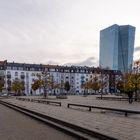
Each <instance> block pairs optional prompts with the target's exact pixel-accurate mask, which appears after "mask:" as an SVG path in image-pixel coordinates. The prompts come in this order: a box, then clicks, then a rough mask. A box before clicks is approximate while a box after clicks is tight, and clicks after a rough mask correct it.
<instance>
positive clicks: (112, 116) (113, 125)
mask: <svg viewBox="0 0 140 140" xmlns="http://www.w3.org/2000/svg"><path fill="white" fill-rule="evenodd" d="M95 97H96V96H87V97H83V96H69V97H68V99H62V100H60V99H58V101H61V102H62V107H59V106H53V105H45V104H40V103H33V102H27V101H19V100H16V99H14V98H13V99H5V101H8V102H12V103H15V104H17V105H21V106H24V107H26V108H29V109H32V110H35V111H38V112H40V113H44V114H47V115H50V116H52V117H55V118H58V119H62V120H64V121H67V122H70V123H73V124H77V125H79V126H82V127H85V128H88V129H91V130H94V131H97V132H100V133H103V134H106V135H109V136H112V137H115V138H118V139H119V140H140V115H135V114H130V115H128V117H125V116H124V114H121V113H115V112H111V111H103V110H96V109H93V111H92V112H89V111H87V109H85V110H83V109H78V110H77V109H68V108H67V103H79V104H88V105H97V106H105V107H114V108H123V109H133V110H140V102H134V103H133V104H129V103H128V102H127V101H106V100H96V98H95ZM28 98H29V97H28ZM32 98H38V97H32Z"/></svg>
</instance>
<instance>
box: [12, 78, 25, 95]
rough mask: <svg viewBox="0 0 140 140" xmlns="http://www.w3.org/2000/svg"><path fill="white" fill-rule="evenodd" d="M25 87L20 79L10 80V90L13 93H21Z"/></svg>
mask: <svg viewBox="0 0 140 140" xmlns="http://www.w3.org/2000/svg"><path fill="white" fill-rule="evenodd" d="M24 89H25V87H24V83H23V82H22V81H20V80H14V81H13V82H12V90H13V91H14V92H15V95H23V90H24Z"/></svg>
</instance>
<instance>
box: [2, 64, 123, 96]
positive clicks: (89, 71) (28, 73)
mask: <svg viewBox="0 0 140 140" xmlns="http://www.w3.org/2000/svg"><path fill="white" fill-rule="evenodd" d="M42 73H47V75H49V78H50V77H51V80H52V81H53V85H52V86H53V87H51V88H48V91H47V92H48V93H50V94H60V93H61V92H65V91H64V83H65V82H66V81H68V82H69V83H70V91H69V94H77V95H80V94H84V88H83V87H82V85H83V84H84V83H85V82H87V81H90V80H92V79H93V78H94V77H95V76H96V77H98V81H99V82H100V83H102V89H100V90H102V91H103V92H115V91H116V87H115V85H116V84H115V83H116V80H118V79H119V78H118V77H120V76H121V73H120V71H116V70H99V68H94V67H86V66H82V67H81V66H59V65H43V64H26V63H16V62H7V61H0V77H1V79H0V80H3V81H4V88H3V90H5V91H7V92H12V89H11V85H12V82H13V81H14V80H20V81H22V82H23V84H24V91H23V92H24V93H25V94H26V95H30V94H31V93H32V94H34V95H40V94H41V93H43V91H44V90H43V88H40V89H38V90H36V91H33V90H32V84H33V83H34V81H35V80H37V79H39V78H43V77H42ZM40 76H41V77H40ZM55 85H59V87H56V86H55Z"/></svg>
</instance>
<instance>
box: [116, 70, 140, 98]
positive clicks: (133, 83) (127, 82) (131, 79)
mask: <svg viewBox="0 0 140 140" xmlns="http://www.w3.org/2000/svg"><path fill="white" fill-rule="evenodd" d="M117 89H119V90H120V92H124V93H128V92H135V100H137V98H138V90H140V74H138V73H127V74H124V75H123V78H122V80H121V81H118V83H117Z"/></svg>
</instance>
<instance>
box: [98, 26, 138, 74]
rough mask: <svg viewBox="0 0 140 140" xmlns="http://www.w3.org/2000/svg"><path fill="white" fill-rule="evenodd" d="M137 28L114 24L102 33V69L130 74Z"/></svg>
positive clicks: (100, 62)
mask: <svg viewBox="0 0 140 140" xmlns="http://www.w3.org/2000/svg"><path fill="white" fill-rule="evenodd" d="M134 40H135V27H133V26H131V25H122V26H119V25H117V24H114V25H112V26H110V27H108V28H106V29H103V30H101V31H100V57H99V59H100V60H99V65H100V67H101V68H108V69H111V70H120V71H122V72H128V71H130V70H131V69H132V63H133V52H134Z"/></svg>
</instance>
